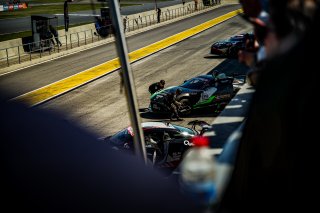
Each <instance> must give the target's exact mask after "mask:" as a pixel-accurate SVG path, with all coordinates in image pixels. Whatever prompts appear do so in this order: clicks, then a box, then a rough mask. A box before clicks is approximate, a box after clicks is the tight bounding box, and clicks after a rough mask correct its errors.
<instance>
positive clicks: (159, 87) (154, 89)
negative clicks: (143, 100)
mask: <svg viewBox="0 0 320 213" xmlns="http://www.w3.org/2000/svg"><path fill="white" fill-rule="evenodd" d="M163 88H164V86H162V85H161V84H160V82H156V83H153V84H151V85H150V86H149V92H150V93H151V94H153V93H155V92H157V91H159V90H162V89H163Z"/></svg>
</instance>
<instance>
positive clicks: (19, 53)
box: [18, 46, 21, 64]
mask: <svg viewBox="0 0 320 213" xmlns="http://www.w3.org/2000/svg"><path fill="white" fill-rule="evenodd" d="M18 55H19V64H21V56H20V46H18Z"/></svg>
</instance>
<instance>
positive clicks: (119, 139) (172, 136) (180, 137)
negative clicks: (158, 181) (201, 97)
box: [103, 120, 209, 173]
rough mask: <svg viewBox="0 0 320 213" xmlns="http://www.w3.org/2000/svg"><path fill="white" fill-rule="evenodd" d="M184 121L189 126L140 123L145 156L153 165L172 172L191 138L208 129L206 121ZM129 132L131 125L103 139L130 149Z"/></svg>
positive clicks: (117, 146) (131, 148) (131, 144)
mask: <svg viewBox="0 0 320 213" xmlns="http://www.w3.org/2000/svg"><path fill="white" fill-rule="evenodd" d="M188 124H189V125H192V128H187V127H183V126H179V125H175V124H171V123H165V122H144V123H142V129H143V133H144V137H145V146H146V151H147V157H148V160H149V162H151V163H152V165H153V166H154V167H155V168H158V169H161V170H162V171H164V172H167V173H170V172H172V171H173V170H174V169H175V168H176V167H177V166H178V165H179V163H180V162H181V160H182V157H183V154H184V153H185V151H186V150H188V149H189V148H190V147H191V146H192V145H193V144H192V141H191V138H193V137H194V136H196V135H201V134H202V133H203V132H204V131H205V130H206V129H209V124H207V123H206V122H204V121H198V120H195V121H191V122H189V123H188ZM196 127H200V130H196ZM133 136H134V133H133V130H132V127H127V128H125V129H123V130H121V131H119V132H118V133H116V134H114V135H112V136H109V137H106V138H104V139H103V140H104V141H106V142H107V143H108V144H110V145H111V146H112V147H113V149H115V150H121V151H127V152H129V153H133V151H134V144H133Z"/></svg>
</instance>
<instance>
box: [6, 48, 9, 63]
mask: <svg viewBox="0 0 320 213" xmlns="http://www.w3.org/2000/svg"><path fill="white" fill-rule="evenodd" d="M6 54H7V64H8V67H9V66H10V64H9V54H8V48H6Z"/></svg>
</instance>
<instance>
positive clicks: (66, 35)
mask: <svg viewBox="0 0 320 213" xmlns="http://www.w3.org/2000/svg"><path fill="white" fill-rule="evenodd" d="M70 41H71V40H70ZM70 43H71V42H70ZM66 50H68V36H67V35H66Z"/></svg>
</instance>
